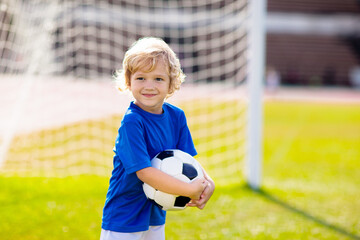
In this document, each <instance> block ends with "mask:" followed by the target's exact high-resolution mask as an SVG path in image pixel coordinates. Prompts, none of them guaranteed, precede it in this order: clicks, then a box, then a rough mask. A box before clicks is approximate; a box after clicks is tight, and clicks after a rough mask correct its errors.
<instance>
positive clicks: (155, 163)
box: [151, 158, 162, 169]
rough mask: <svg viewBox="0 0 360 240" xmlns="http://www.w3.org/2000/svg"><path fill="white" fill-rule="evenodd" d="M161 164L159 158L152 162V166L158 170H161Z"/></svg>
mask: <svg viewBox="0 0 360 240" xmlns="http://www.w3.org/2000/svg"><path fill="white" fill-rule="evenodd" d="M161 164H162V161H161V160H160V159H158V158H153V159H152V160H151V166H152V167H154V168H156V169H160V167H161Z"/></svg>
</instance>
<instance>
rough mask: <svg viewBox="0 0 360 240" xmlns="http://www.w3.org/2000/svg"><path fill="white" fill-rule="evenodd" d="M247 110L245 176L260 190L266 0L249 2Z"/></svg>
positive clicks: (251, 184)
mask: <svg viewBox="0 0 360 240" xmlns="http://www.w3.org/2000/svg"><path fill="white" fill-rule="evenodd" d="M249 15H250V17H249V19H250V21H249V51H250V54H249V65H248V66H249V67H248V68H249V74H248V78H249V81H248V88H249V110H248V119H249V120H248V136H247V138H248V156H247V159H246V176H247V182H248V184H249V186H250V187H251V188H253V189H259V188H260V185H261V176H262V144H263V142H262V128H263V116H262V101H263V97H262V96H263V95H262V92H263V82H264V76H265V36H266V29H265V19H266V0H258V1H250V2H249Z"/></svg>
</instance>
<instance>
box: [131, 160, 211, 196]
mask: <svg viewBox="0 0 360 240" xmlns="http://www.w3.org/2000/svg"><path fill="white" fill-rule="evenodd" d="M136 175H137V176H138V178H139V179H140V180H141V181H143V182H144V183H147V184H149V185H150V186H152V187H153V188H155V189H158V190H159V191H162V192H166V193H169V194H174V195H181V196H186V197H189V198H191V199H200V197H201V194H202V193H203V192H204V189H205V187H206V186H207V185H208V182H207V181H206V180H205V179H203V178H202V179H197V180H195V181H193V182H191V183H186V182H183V181H181V180H179V179H176V178H174V177H172V176H170V175H168V174H166V173H164V172H162V171H160V170H159V169H156V168H153V167H147V168H143V169H141V170H139V171H137V172H136Z"/></svg>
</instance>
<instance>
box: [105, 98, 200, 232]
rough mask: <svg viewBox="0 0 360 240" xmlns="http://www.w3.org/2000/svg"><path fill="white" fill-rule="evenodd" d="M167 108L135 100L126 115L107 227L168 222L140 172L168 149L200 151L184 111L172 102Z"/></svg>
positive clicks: (110, 191) (117, 229) (144, 226)
mask: <svg viewBox="0 0 360 240" xmlns="http://www.w3.org/2000/svg"><path fill="white" fill-rule="evenodd" d="M163 110H164V111H163V114H153V113H149V112H146V111H144V110H142V109H141V108H140V107H138V106H137V105H135V104H134V103H133V102H132V103H131V104H130V107H129V108H128V110H127V112H126V113H125V115H124V118H123V120H122V122H121V126H120V128H119V132H118V136H117V138H116V142H115V147H114V152H115V155H114V159H113V164H114V169H113V171H112V176H111V178H110V185H109V189H108V193H107V195H106V202H105V206H104V212H103V218H102V228H103V229H105V230H111V231H115V232H139V231H146V230H148V228H149V226H157V225H163V224H165V217H166V212H165V211H163V210H161V209H160V208H159V207H158V206H156V205H155V204H153V203H152V202H151V201H149V200H148V199H147V198H146V196H145V194H144V191H143V188H142V184H143V182H141V181H140V180H139V178H138V177H137V175H136V171H138V170H141V169H143V168H146V167H150V166H151V163H150V161H151V159H152V158H153V157H155V155H156V154H158V153H159V152H161V151H163V150H165V149H180V150H182V151H184V152H187V153H189V154H190V155H192V156H195V155H196V154H197V153H196V150H195V147H194V143H193V141H192V138H191V135H190V131H189V128H188V126H187V123H186V118H185V114H184V112H183V111H182V110H181V109H179V108H177V107H175V106H173V105H171V104H168V103H164V105H163Z"/></svg>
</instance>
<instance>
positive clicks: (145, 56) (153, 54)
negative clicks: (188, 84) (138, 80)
mask: <svg viewBox="0 0 360 240" xmlns="http://www.w3.org/2000/svg"><path fill="white" fill-rule="evenodd" d="M159 61H164V63H165V64H166V65H167V68H168V69H167V70H168V71H167V73H168V75H169V78H170V87H169V93H168V95H167V97H170V96H171V95H172V94H174V92H175V91H176V90H179V89H180V85H181V83H183V82H184V80H185V74H184V73H183V71H182V70H181V66H180V61H179V59H178V58H177V56H176V54H175V53H174V51H173V50H172V49H171V48H170V47H169V45H168V44H167V43H166V42H165V41H163V40H162V39H160V38H155V37H145V38H141V39H139V40H138V41H136V42H135V43H134V44H133V45H132V46H131V47H130V48H129V50H128V51H127V52H126V53H125V57H124V60H123V64H122V69H120V70H118V71H116V73H115V81H116V86H117V88H118V89H119V90H120V91H126V90H129V88H130V84H131V83H130V78H131V75H132V74H133V73H135V72H136V71H138V70H139V69H141V70H143V71H147V72H151V71H152V70H154V69H155V67H156V64H157V62H159Z"/></svg>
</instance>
